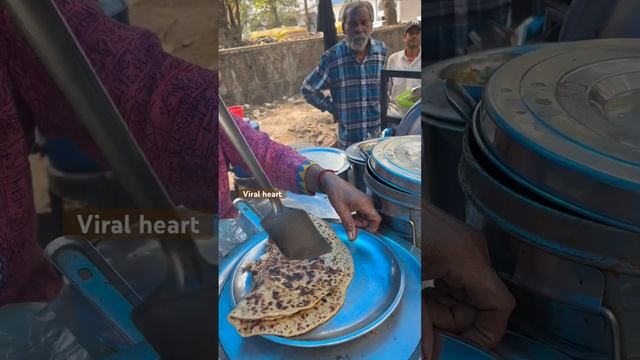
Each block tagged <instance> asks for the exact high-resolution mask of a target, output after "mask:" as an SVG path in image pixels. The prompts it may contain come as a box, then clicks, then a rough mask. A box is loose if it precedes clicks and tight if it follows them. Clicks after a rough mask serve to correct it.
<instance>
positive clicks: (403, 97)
mask: <svg viewBox="0 0 640 360" xmlns="http://www.w3.org/2000/svg"><path fill="white" fill-rule="evenodd" d="M416 101H418V98H416V97H414V96H413V95H412V94H411V89H407V90H405V91H403V92H401V93H400V95H398V97H397V98H396V104H398V106H400V107H402V108H403V110H405V111H407V110H409V109H410V108H411V107H412V106H413V104H415V103H416Z"/></svg>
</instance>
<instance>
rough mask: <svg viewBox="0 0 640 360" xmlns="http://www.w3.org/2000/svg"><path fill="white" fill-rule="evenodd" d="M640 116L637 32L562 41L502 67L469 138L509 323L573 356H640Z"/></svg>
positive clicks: (473, 211)
mask: <svg viewBox="0 0 640 360" xmlns="http://www.w3.org/2000/svg"><path fill="white" fill-rule="evenodd" d="M639 121H640V40H635V39H626V40H622V39H609V40H594V41H584V42H575V43H564V44H560V45H556V46H552V47H545V48H542V49H539V50H537V51H535V52H531V53H528V54H525V55H522V56H519V57H517V58H515V59H512V60H510V61H509V62H507V63H506V64H504V65H503V66H502V67H500V68H499V69H498V70H497V71H496V72H495V73H494V74H493V76H492V77H491V79H490V80H489V82H488V84H487V86H486V87H485V89H484V94H483V98H482V103H481V105H480V106H478V107H477V108H476V110H475V113H474V116H473V122H472V124H471V126H470V127H468V128H467V131H466V133H465V135H464V138H463V140H462V147H463V150H462V157H461V162H460V167H459V179H460V185H461V188H462V190H463V191H464V194H465V196H466V199H467V201H468V206H467V222H469V223H470V224H472V225H474V226H476V227H477V228H479V229H481V230H482V231H483V232H484V234H485V236H486V238H487V240H488V242H489V246H490V248H491V256H492V262H493V264H494V266H495V267H496V270H497V271H498V272H499V273H500V274H501V275H502V277H503V278H504V279H505V280H506V281H507V282H508V284H509V285H510V286H511V289H512V292H513V293H514V295H515V296H516V299H517V307H516V311H515V313H514V316H513V317H512V321H511V324H510V328H511V329H512V330H515V331H517V332H519V333H522V334H526V335H527V336H529V337H531V338H534V339H536V340H537V341H540V342H542V343H544V344H547V345H548V346H550V347H552V348H554V349H556V350H557V351H560V352H562V353H564V354H566V355H569V356H571V357H572V358H577V359H603V360H604V359H640V126H639ZM427 141H428V140H427ZM427 151H428V150H427ZM427 168H428V166H427Z"/></svg>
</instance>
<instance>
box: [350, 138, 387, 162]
mask: <svg viewBox="0 0 640 360" xmlns="http://www.w3.org/2000/svg"><path fill="white" fill-rule="evenodd" d="M382 140H384V138H376V139H369V140H365V141H360V142H359V143H355V144H352V145H350V146H349V147H347V149H346V150H345V153H346V154H347V157H348V158H349V160H351V161H352V162H354V163H358V164H366V162H367V159H366V158H365V156H364V154H363V152H364V153H367V154H371V151H372V150H373V147H374V146H375V145H376V144H377V143H379V142H380V141H382Z"/></svg>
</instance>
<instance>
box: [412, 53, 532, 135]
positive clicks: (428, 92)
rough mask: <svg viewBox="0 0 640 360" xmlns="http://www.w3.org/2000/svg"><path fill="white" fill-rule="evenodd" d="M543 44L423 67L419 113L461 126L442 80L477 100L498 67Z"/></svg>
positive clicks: (464, 57)
mask: <svg viewBox="0 0 640 360" xmlns="http://www.w3.org/2000/svg"><path fill="white" fill-rule="evenodd" d="M542 46H543V45H527V46H519V47H510V48H501V49H495V50H491V51H483V52H478V53H474V54H470V55H465V56H459V57H455V58H452V59H449V60H445V61H441V62H438V63H435V64H433V65H430V66H427V67H425V68H424V69H423V70H422V114H424V115H426V116H429V117H434V118H438V119H443V120H448V121H452V122H454V123H457V124H460V125H463V126H464V125H465V122H464V120H462V119H461V118H460V116H459V115H458V114H457V113H456V112H455V111H454V110H453V109H452V108H451V106H449V104H448V103H447V98H446V95H445V93H444V88H443V82H444V80H446V79H452V80H455V81H456V82H458V83H460V84H461V85H462V86H463V87H464V88H465V89H466V90H467V92H469V94H470V95H471V96H472V97H474V98H475V99H476V101H477V100H479V99H480V97H481V96H482V89H483V87H484V85H485V83H486V82H487V81H488V80H489V77H491V75H492V74H493V73H494V72H495V71H496V70H497V69H498V68H499V67H500V66H502V65H503V64H504V63H506V62H507V61H509V60H511V59H513V58H515V57H518V56H520V55H522V54H525V53H528V52H531V51H533V50H537V49H539V48H541V47H542Z"/></svg>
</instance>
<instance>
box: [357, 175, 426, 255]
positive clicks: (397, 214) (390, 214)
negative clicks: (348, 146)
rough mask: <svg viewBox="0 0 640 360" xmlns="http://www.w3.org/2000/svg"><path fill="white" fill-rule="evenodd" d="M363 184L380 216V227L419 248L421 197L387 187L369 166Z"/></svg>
mask: <svg viewBox="0 0 640 360" xmlns="http://www.w3.org/2000/svg"><path fill="white" fill-rule="evenodd" d="M364 182H365V184H366V186H367V188H368V189H369V191H370V192H371V197H372V198H373V203H374V206H375V207H376V209H378V211H379V212H380V215H381V216H382V226H383V227H386V228H389V229H391V230H393V231H395V232H397V233H399V234H400V235H401V236H403V237H405V238H408V239H411V241H412V243H413V245H414V246H416V247H420V239H421V232H420V229H421V210H420V209H421V204H420V200H421V197H420V196H419V195H412V194H409V193H405V192H402V191H400V190H398V189H395V188H393V187H391V186H389V185H387V184H386V183H385V182H383V181H382V180H381V179H379V178H378V177H377V176H376V175H375V173H374V172H373V170H372V169H371V167H370V166H367V168H366V171H365V174H364Z"/></svg>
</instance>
